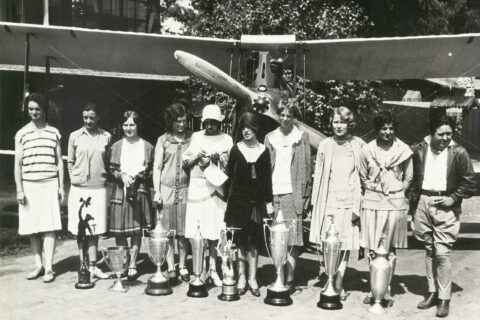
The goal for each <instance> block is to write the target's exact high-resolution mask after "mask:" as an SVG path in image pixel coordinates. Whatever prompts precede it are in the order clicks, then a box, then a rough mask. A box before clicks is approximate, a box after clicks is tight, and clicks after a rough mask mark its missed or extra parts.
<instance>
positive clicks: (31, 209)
mask: <svg viewBox="0 0 480 320" xmlns="http://www.w3.org/2000/svg"><path fill="white" fill-rule="evenodd" d="M22 185H23V192H24V193H25V197H26V200H27V202H26V204H24V205H22V204H20V205H19V206H18V220H19V221H18V233H19V234H21V235H27V234H34V233H39V232H51V231H55V230H61V229H62V221H61V219H60V203H59V201H58V180H57V179H56V178H55V179H51V180H47V181H35V182H33V181H23V182H22Z"/></svg>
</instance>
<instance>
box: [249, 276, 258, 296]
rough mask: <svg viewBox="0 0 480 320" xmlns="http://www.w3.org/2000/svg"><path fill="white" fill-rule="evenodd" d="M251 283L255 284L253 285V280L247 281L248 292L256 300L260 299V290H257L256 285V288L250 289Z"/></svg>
mask: <svg viewBox="0 0 480 320" xmlns="http://www.w3.org/2000/svg"><path fill="white" fill-rule="evenodd" d="M251 282H255V284H256V281H255V280H253V281H248V288H249V290H250V292H251V293H252V295H253V296H254V297H257V298H258V297H260V289H258V284H256V286H255V287H256V288H254V287H252V285H251Z"/></svg>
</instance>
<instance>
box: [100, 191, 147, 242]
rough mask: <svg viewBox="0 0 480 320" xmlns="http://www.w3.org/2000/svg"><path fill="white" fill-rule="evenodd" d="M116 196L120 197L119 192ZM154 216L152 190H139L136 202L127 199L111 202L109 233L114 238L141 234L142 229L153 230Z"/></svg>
mask: <svg viewBox="0 0 480 320" xmlns="http://www.w3.org/2000/svg"><path fill="white" fill-rule="evenodd" d="M122 193H123V192H122ZM114 194H115V193H114ZM116 194H117V196H118V192H116ZM152 216H153V206H152V200H151V196H150V190H146V189H143V188H139V189H138V194H137V199H136V200H134V201H128V200H127V199H125V197H123V198H121V200H120V199H118V197H116V198H115V199H112V200H111V201H110V217H109V228H108V231H109V233H110V234H112V235H114V236H132V235H138V234H141V232H142V229H151V227H152V220H153V219H152Z"/></svg>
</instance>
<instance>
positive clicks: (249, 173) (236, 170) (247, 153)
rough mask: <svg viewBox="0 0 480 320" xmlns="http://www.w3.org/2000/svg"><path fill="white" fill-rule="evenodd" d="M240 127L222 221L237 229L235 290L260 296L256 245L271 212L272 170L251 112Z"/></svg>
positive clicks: (231, 164) (231, 161) (259, 240)
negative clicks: (236, 280) (241, 138)
mask: <svg viewBox="0 0 480 320" xmlns="http://www.w3.org/2000/svg"><path fill="white" fill-rule="evenodd" d="M239 127H240V131H241V132H242V137H243V140H242V141H240V142H238V143H237V144H235V145H234V146H233V147H232V150H231V151H230V157H229V159H228V164H227V175H228V176H229V178H230V183H231V185H230V191H229V195H228V196H229V197H228V204H227V211H226V213H225V222H226V224H227V226H228V227H234V228H240V230H239V231H236V232H235V234H234V239H233V241H234V242H235V243H236V244H237V246H238V248H239V250H238V252H239V253H238V273H239V279H238V291H239V293H240V294H245V292H246V291H247V289H248V288H250V291H251V292H252V294H253V295H254V296H256V297H259V296H260V291H259V289H258V284H257V280H256V273H257V263H258V248H259V247H260V245H261V244H262V243H263V230H262V222H263V219H264V218H266V217H268V216H271V215H272V213H273V206H272V198H273V196H272V170H271V165H270V155H269V152H268V150H267V149H266V148H265V146H264V145H263V144H261V143H259V142H258V140H257V132H258V119H257V117H256V116H255V115H254V114H253V113H250V112H247V113H244V114H243V115H242V116H241V117H240V126H239ZM246 260H247V261H248V283H247V278H246V262H247V261H246Z"/></svg>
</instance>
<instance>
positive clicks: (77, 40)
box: [0, 22, 480, 147]
mask: <svg viewBox="0 0 480 320" xmlns="http://www.w3.org/2000/svg"><path fill="white" fill-rule="evenodd" d="M286 66H288V67H289V68H291V69H292V70H293V72H294V75H296V74H301V75H303V76H304V77H306V78H307V79H310V80H318V81H323V80H375V79H379V80H384V79H426V78H449V77H479V76H480V34H478V33H477V34H460V35H441V36H417V37H396V38H354V39H337V40H311V41H299V40H297V39H296V37H295V35H283V36H282V35H244V36H242V37H241V39H214V38H201V37H188V36H174V35H158V34H143V33H131V32H120V31H103V30H93V29H82V28H75V27H56V26H42V25H31V24H18V23H5V22H2V23H0V70H17V71H23V72H24V73H25V82H26V81H27V76H28V72H29V71H30V70H32V69H33V68H36V69H37V71H41V72H45V73H46V74H47V75H48V74H50V73H53V74H55V73H58V74H75V75H95V76H106V77H116V78H131V79H153V80H168V79H170V80H171V79H180V78H183V77H186V76H189V75H191V74H193V75H194V76H196V77H198V78H200V79H202V80H204V81H206V82H207V83H209V84H211V85H212V86H214V87H216V88H218V89H220V90H222V91H224V92H225V93H227V94H228V95H230V96H232V97H234V98H236V99H237V102H239V105H241V107H239V108H238V112H240V111H241V110H244V109H245V108H247V109H249V108H250V109H252V108H253V109H255V110H256V111H257V112H258V113H260V114H262V115H263V116H264V118H265V119H270V120H269V121H270V122H269V121H266V122H264V123H265V124H266V126H272V127H275V125H276V122H275V121H276V120H277V115H276V112H275V110H276V107H277V105H278V101H279V99H281V98H285V97H291V96H293V95H294V94H295V88H291V87H290V86H288V84H286V81H285V79H284V75H283V74H282V72H283V69H284V68H285V67H286ZM235 75H236V76H235ZM242 75H244V76H242ZM242 81H243V82H244V83H242ZM26 85H27V83H24V87H26ZM242 108H243V109H242ZM298 125H299V126H300V127H301V128H302V129H303V130H304V131H306V132H307V133H308V134H309V135H310V141H311V143H312V146H314V147H316V146H318V143H319V142H320V141H321V140H322V139H324V135H323V134H321V133H320V132H319V131H317V130H315V129H314V128H311V127H309V126H308V125H306V124H304V123H302V122H300V121H299V122H298Z"/></svg>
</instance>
